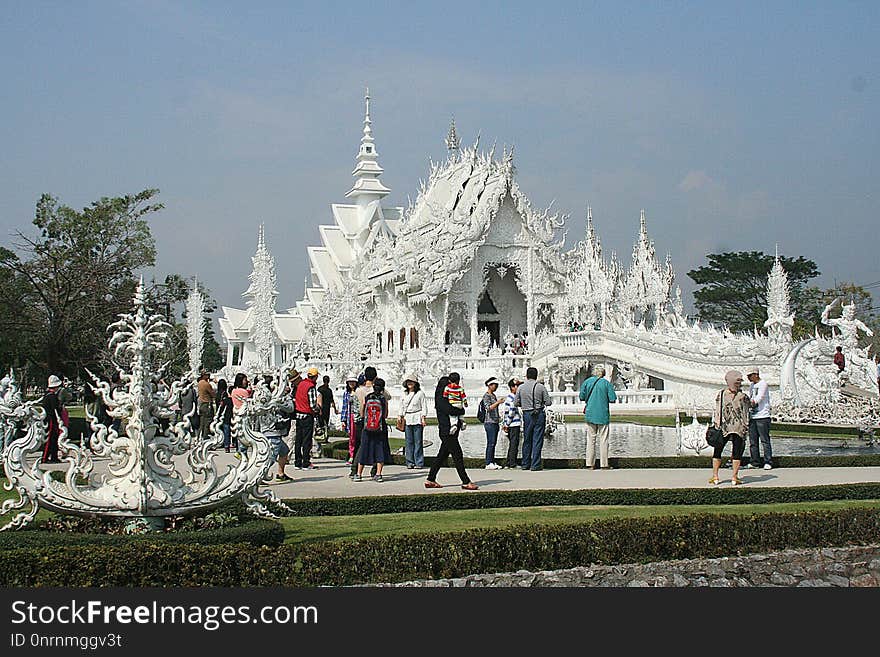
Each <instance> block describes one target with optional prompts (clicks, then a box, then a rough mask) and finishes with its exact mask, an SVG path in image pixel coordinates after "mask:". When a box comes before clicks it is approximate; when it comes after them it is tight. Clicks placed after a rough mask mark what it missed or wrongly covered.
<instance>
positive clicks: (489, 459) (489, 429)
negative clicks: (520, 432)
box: [480, 376, 504, 470]
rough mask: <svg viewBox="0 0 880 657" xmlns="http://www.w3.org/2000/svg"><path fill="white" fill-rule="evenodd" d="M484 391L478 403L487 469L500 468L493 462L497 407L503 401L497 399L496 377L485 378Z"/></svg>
mask: <svg viewBox="0 0 880 657" xmlns="http://www.w3.org/2000/svg"><path fill="white" fill-rule="evenodd" d="M485 383H486V392H484V393H483V399H482V400H481V401H480V405H481V406H482V409H483V413H484V416H483V428H484V429H485V430H486V465H485V466H484V467H485V468H486V469H487V470H501V469H502V468H503V467H504V466H503V465H501V464H500V463H495V445H497V444H498V425H499V422H500V418H499V416H498V407H499V406H501V404H503V403H504V400H503V399H498V397H497V395H496V394H495V391H496V390H498V383H499V381H498V379H497V378H495V377H494V376H493V377H490V378H488V379H486V382H485Z"/></svg>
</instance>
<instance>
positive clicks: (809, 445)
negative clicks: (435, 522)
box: [394, 423, 880, 462]
mask: <svg viewBox="0 0 880 657" xmlns="http://www.w3.org/2000/svg"><path fill="white" fill-rule="evenodd" d="M394 435H398V434H397V432H395V434H394ZM610 437H611V439H610V446H609V449H610V452H611V456H675V455H676V454H678V434H677V433H676V431H675V428H674V427H649V426H644V425H640V424H627V423H612V425H611V436H610ZM425 438H426V439H427V440H430V441H432V444H431V445H430V446H429V447H426V448H425V454H426V455H428V456H434V455H435V454H437V449H438V447H439V440H438V437H437V427H427V428H426V430H425ZM771 438H772V443H773V454H774V455H776V456H842V455H851V454H880V446H878V444H876V443H875V444H874V445H868V444H867V443H865V442H864V441H862V440H859V439H858V438H857V437H855V436H853V437H852V438H851V439H848V440H842V439H840V438H784V437H773V436H772V433H771ZM586 440H587V431H586V427H585V426H584V425H583V424H566V425H565V428H564V429H563V430H561V431H560V432H559V433H558V435H555V436H553V437H552V438H550V439H548V440H545V441H544V451H543V456H544V457H545V458H585V457H586V450H587V447H586ZM507 446H508V442H507V437H506V436H505V434H504V432H501V434H500V435H499V437H498V445H497V446H496V448H495V460H496V461H498V462H503V461H504V459H505V457H506V455H507ZM461 447H462V451H464V455H465V456H468V457H472V458H482V457H484V456H485V453H486V434H485V431H484V430H483V427H482V426H480V425H475V424H471V425H468V427H467V430H466V431H464V432H463V433H462V435H461ZM724 453H725V456H728V455H729V453H730V448H729V447H726V448H725V451H724ZM682 454H691V455H695V454H696V452H695V451H694V450H683V451H682ZM710 454H711V451H710V450H709V449H705V450H703V451H702V455H703V456H709V455H710ZM746 454H748V444H746ZM596 456H597V458H598V450H597V454H596Z"/></svg>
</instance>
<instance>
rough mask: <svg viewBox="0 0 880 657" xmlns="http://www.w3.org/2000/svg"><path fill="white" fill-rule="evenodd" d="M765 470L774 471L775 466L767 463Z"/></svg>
mask: <svg viewBox="0 0 880 657" xmlns="http://www.w3.org/2000/svg"><path fill="white" fill-rule="evenodd" d="M764 469H765V470H772V469H773V466H772V465H770V464H769V463H765V464H764Z"/></svg>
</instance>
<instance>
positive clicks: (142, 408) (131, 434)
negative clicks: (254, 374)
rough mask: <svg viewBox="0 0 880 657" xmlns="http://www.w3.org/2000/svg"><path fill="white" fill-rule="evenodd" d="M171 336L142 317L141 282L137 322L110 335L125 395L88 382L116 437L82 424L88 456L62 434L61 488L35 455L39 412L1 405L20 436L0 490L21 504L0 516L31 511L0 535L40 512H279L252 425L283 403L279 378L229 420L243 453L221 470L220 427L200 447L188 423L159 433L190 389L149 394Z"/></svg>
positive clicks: (155, 521) (6, 460)
mask: <svg viewBox="0 0 880 657" xmlns="http://www.w3.org/2000/svg"><path fill="white" fill-rule="evenodd" d="M168 328H170V326H169V325H168V324H167V323H166V322H164V321H163V320H162V318H161V317H159V316H156V315H153V316H148V315H147V312H146V309H145V308H144V289H143V281H141V284H140V285H139V286H138V288H137V291H136V293H135V297H134V312H133V313H131V314H125V315H123V316H122V317H121V319H120V320H119V321H118V322H116V323H114V324H112V325H111V326H110V329H112V330H113V331H114V333H113V335H112V337H111V338H110V340H109V343H108V344H109V347H110V350H111V352H112V353H113V354H114V358H115V359H116V362H118V363H119V372H120V374H121V377H122V382H123V386H122V387H121V388H119V389H117V390H116V391H114V393H113V394H111V390H110V386H109V384H108V383H107V382H105V381H101V380H100V379H98V378H97V377H95V376H94V375H91V374H90V375H91V376H92V379H93V380H94V384H93V385H92V388H93V389H94V390H95V392H96V393H97V394H98V395H99V396H100V397H101V399H102V400H103V403H104V404H105V405H106V407H107V412H108V413H109V415H110V417H112V418H114V419H116V420H119V421H120V422H121V428H122V429H121V431H119V432H117V431H116V430H114V429H113V427H112V426H105V425H103V424H100V423H99V422H98V419H97V418H96V417H95V416H93V415H88V416H87V417H88V420H89V422H90V426H91V431H92V436H91V439H90V445H91V448H92V451H91V452H90V451H89V450H88V449H84V448H80V447H79V446H77V445H75V444H73V443H71V442H70V441H68V439H67V429H66V427H62V430H61V435H60V437H59V440H58V444H59V447H60V451H61V453H62V455H63V457H64V459H63V460H64V461H65V462H66V463H67V468H66V470H61V471H60V473H61V475H62V476H61V477H60V478H56V477H54V476H53V473H52V472H50V471H46V470H43V469H42V468H41V467H40V466H41V460H40V457H39V456H38V454H39V452H40V451H41V448H42V446H43V444H44V443H45V441H46V438H47V435H46V421H45V420H46V417H45V416H46V414H45V411H44V409H43V407H42V405H41V403H40V402H39V401H32V402H25V403H23V404H21V403H16V401H17V399H18V397H16V396H14V395H13V399H12V401H8V400H7V399H4V402H3V403H2V404H0V414H2V416H3V420H4V424H5V423H8V422H13V423H15V424H16V425H17V426H18V427H20V428H21V429H22V430H23V431H24V436H23V437H21V438H16V439H14V440H12V442H11V443H10V444H9V445H7V446H6V447H5V449H4V450H3V466H4V468H5V471H6V476H7V477H8V482H7V483H6V489H7V490H15V491H17V492H18V493H19V499H18V500H7V501H6V502H4V503H3V505H2V507H0V515H5V514H7V513H9V512H10V511H13V510H17V509H22V508H24V507H27V506H29V507H30V508H29V510H27V511H22V512H19V513H17V514H16V515H15V516H14V517H13V518H12V519H11V520H10V521H9V522H8V523H7V524H6V525H4V526H3V527H2V528H0V531H3V530H7V529H13V528H19V527H22V526H24V525H26V524H28V523H29V522H30V521H32V520H33V519H34V516H36V514H37V511H38V509H39V508H46V509H49V510H51V511H56V512H59V513H70V514H79V515H87V516H93V515H98V516H110V517H131V518H143V519H144V520H146V521H147V522H148V523H149V524H150V525H151V526H154V527H158V526H159V525H160V524H161V523H162V520H161V519H162V517H164V516H181V515H186V514H190V513H194V512H197V511H200V510H206V509H211V508H214V507H217V506H219V505H221V504H223V503H224V502H227V501H229V500H231V499H233V498H240V499H242V500H243V501H244V502H245V503H246V504H247V506H248V507H249V508H250V509H251V511H253V512H254V513H257V514H259V515H264V516H271V515H272V514H271V513H270V512H269V511H268V510H267V509H266V508H265V506H264V505H263V503H264V502H273V503H276V504H279V505H280V504H281V502H280V501H279V500H278V499H277V498H276V497H275V496H274V494H272V493H271V492H270V491H265V490H264V491H261V490H258V488H259V486H260V485H261V483H262V481H263V478H264V477H265V476H266V474H267V472H268V470H269V468H270V467H271V465H272V463H273V461H274V459H273V457H272V449H271V446H270V444H269V441H268V440H267V439H266V438H264V437H263V435H262V434H261V433H259V432H258V431H255V430H254V429H253V428H252V425H253V423H254V421H255V420H256V418H257V416H258V415H259V414H260V413H263V412H269V411H271V409H272V408H273V406H277V405H278V404H279V403H280V402H279V400H280V398H281V396H282V394H283V392H284V390H283V386H282V385H280V384H281V381H282V379H281V377H280V375H276V379H275V383H276V385H275V388H274V389H275V392H274V393H272V392H269V390H268V389H266V388H265V385H264V384H263V383H262V381H261V382H260V385H258V387H257V391H256V394H255V395H254V398H253V399H251V400H247V401H246V402H245V403H244V404H243V405H242V408H241V409H239V411H237V412H236V415H235V419H234V430H235V432H236V435H237V436H238V439H239V441H240V444H241V445H242V446H243V447H244V453H243V454H242V459H241V461H237V462H236V463H235V464H233V465H228V466H226V467H225V468H218V466H217V464H216V463H215V462H214V457H213V455H210V454H209V450H210V449H211V448H212V447H218V446H219V445H220V444H221V443H222V434H221V433H220V432H219V431H217V428H218V426H219V421H220V418H219V417H218V418H217V419H215V421H214V423H213V425H212V438H211V439H209V440H207V441H201V440H199V439H198V438H196V437H195V436H193V435H192V434H191V433H190V432H189V431H187V427H186V425H187V421H188V418H183V419H182V420H181V421H179V422H177V423H176V424H173V425H171V427H169V432H168V435H162V434H160V433H158V428H159V426H158V421H159V420H161V419H169V418H172V417H173V416H174V411H172V410H171V405H172V403H173V402H174V400H175V399H176V398H177V395H178V392H179V391H180V390H181V389H182V388H183V387H184V386H187V385H191V382H190V381H189V380H187V379H186V378H184V379H181V380H180V381H175V382H174V383H173V384H172V386H171V389H170V391H168V393H167V396H164V397H160V396H159V395H158V394H157V393H155V392H154V387H153V383H152V382H153V380H154V378H156V377H157V376H158V375H159V374H161V369H162V368H161V367H158V366H157V363H156V362H155V360H156V352H157V350H158V349H160V348H161V347H162V346H163V345H164V344H165V340H166V333H165V331H166V330H167V329H168ZM8 397H9V395H8V394H7V398H8ZM93 455H94V456H95V457H98V458H100V459H106V460H107V461H106V463H105V464H102V465H103V466H104V467H102V468H101V469H100V470H99V469H97V468H96V467H95V462H94V460H93ZM55 474H56V476H57V473H55Z"/></svg>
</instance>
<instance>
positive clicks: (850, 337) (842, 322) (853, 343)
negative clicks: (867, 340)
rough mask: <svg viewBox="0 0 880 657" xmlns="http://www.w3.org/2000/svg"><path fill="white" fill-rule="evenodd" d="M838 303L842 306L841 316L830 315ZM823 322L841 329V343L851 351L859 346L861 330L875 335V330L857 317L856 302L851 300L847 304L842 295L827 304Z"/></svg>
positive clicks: (870, 335) (866, 333) (869, 335)
mask: <svg viewBox="0 0 880 657" xmlns="http://www.w3.org/2000/svg"><path fill="white" fill-rule="evenodd" d="M838 305H839V306H841V315H840V317H829V314H830V313H831V311H832V310H834V308H836V307H837V306H838ZM822 323H823V324H825V326H831V327H834V328H836V329H837V330H838V331H840V340H839V341H840V344H841V346H842V347H843V348H844V349H845V350H847V351H849V352H853V351H855V350H857V349H858V348H859V331H862V332H863V333H864V334H865V335H867V336H868V337H873V335H874V331H872V330H871V329H870V328H868V327H867V326H865V324H864V322H862V321H861V320H859V319H857V318H856V304H855V302H852V301H851V302H850V303H849V304H845V303H842V301H841V298H840V297H838V298H836V299H835V300H834V301H832V302H831V303H829V304H828V305H827V306H825V309H824V310H823V311H822Z"/></svg>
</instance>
